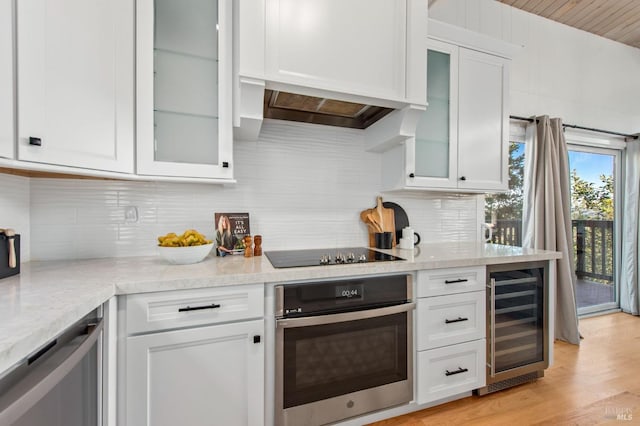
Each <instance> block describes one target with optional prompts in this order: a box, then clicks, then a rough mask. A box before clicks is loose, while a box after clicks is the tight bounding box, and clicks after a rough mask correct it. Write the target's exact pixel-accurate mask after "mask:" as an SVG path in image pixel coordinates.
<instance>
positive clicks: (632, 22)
mask: <svg viewBox="0 0 640 426" xmlns="http://www.w3.org/2000/svg"><path fill="white" fill-rule="evenodd" d="M498 1H500V2H501V3H504V4H507V5H510V6H512V7H516V8H518V9H522V10H524V11H526V12H529V13H533V14H536V15H538V16H542V17H544V18H548V19H551V20H554V21H556V22H560V23H562V24H565V25H568V26H571V27H574V28H578V29H581V30H584V31H588V32H591V33H593V34H597V35H600V36H602V37H606V38H608V39H611V40H614V41H618V42H620V43H624V44H628V45H630V46H634V47H640V1H639V0H498Z"/></svg>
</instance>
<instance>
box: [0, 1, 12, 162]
mask: <svg viewBox="0 0 640 426" xmlns="http://www.w3.org/2000/svg"><path fill="white" fill-rule="evenodd" d="M11 5H12V1H11V0H0V58H3V60H2V61H0V157H4V158H13V155H14V154H13V146H14V139H13V137H14V121H13V117H14V115H13V99H14V98H13V82H14V79H13V20H12V17H13V12H12V6H11Z"/></svg>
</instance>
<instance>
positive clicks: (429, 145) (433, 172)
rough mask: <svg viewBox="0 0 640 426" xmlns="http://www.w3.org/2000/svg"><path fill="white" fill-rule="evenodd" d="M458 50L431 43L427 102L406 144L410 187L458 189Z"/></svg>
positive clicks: (428, 58) (427, 76)
mask: <svg viewBox="0 0 640 426" xmlns="http://www.w3.org/2000/svg"><path fill="white" fill-rule="evenodd" d="M458 50H459V49H458V47H457V46H454V45H452V44H448V43H442V42H439V41H437V40H429V43H428V52H427V75H426V76H425V78H426V79H427V102H428V104H429V105H428V107H427V109H426V110H425V112H424V113H422V115H421V117H420V119H419V120H418V124H417V126H416V136H415V138H413V139H410V140H409V141H408V142H407V157H408V158H407V166H408V170H409V175H408V177H409V178H408V180H407V185H408V186H411V187H438V188H456V187H457V186H458V179H457V174H458V144H457V140H458Z"/></svg>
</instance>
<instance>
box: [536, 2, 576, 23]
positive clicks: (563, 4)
mask: <svg viewBox="0 0 640 426" xmlns="http://www.w3.org/2000/svg"><path fill="white" fill-rule="evenodd" d="M569 3H573V6H572V7H575V4H576V3H575V2H571V0H562V1H560V0H554V1H552V2H551V4H550V5H549V6H547V8H546V9H545V10H543V11H542V12H540V16H544V17H545V18H550V19H551V16H553V14H554V13H556V11H557V10H558V9H560V8H561V7H569V6H568V4H569Z"/></svg>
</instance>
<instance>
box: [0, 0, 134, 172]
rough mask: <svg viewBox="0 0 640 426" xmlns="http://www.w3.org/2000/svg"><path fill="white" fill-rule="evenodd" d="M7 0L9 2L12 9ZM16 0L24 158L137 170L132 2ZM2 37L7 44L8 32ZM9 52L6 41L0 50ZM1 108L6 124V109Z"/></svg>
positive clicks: (21, 156)
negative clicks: (6, 36) (135, 163)
mask: <svg viewBox="0 0 640 426" xmlns="http://www.w3.org/2000/svg"><path fill="white" fill-rule="evenodd" d="M4 3H8V2H6V1H3V4H2V7H3V8H6V5H5V4H4ZM15 4H16V16H17V22H16V23H17V69H18V74H17V80H18V99H17V101H18V102H17V105H18V111H17V113H18V118H19V121H18V159H19V160H25V161H32V162H38V163H48V164H55V165H64V166H73V167H81V168H85V169H96V170H108V171H115V172H125V173H132V172H133V158H134V145H133V144H134V130H133V129H134V110H133V102H134V80H133V75H134V71H133V70H134V63H133V60H134V22H133V19H134V6H133V4H132V2H130V1H127V0H92V1H81V0H56V1H52V0H20V1H17V2H15ZM0 16H2V17H3V18H2V19H5V16H6V15H5V14H4V13H2V14H0ZM0 31H6V26H5V25H3V26H2V29H0ZM0 39H2V40H3V41H2V43H5V41H4V40H5V37H2V38H0ZM5 49H6V46H4V45H2V46H0V51H2V52H4V51H5ZM3 57H10V56H5V55H3ZM5 64H6V61H2V65H1V66H0V68H2V70H0V84H4V82H5V77H4V73H5V72H6V70H4V68H5ZM0 90H2V89H0ZM4 98H5V97H4V96H2V101H0V102H3V103H4V102H5V101H4ZM0 108H1V109H0V113H1V114H2V120H3V121H4V120H5V115H4V109H5V108H6V106H5V105H2V107H0ZM2 127H3V130H2V131H5V130H4V126H2ZM3 138H4V136H3ZM3 140H4V139H3ZM3 145H4V143H3Z"/></svg>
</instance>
